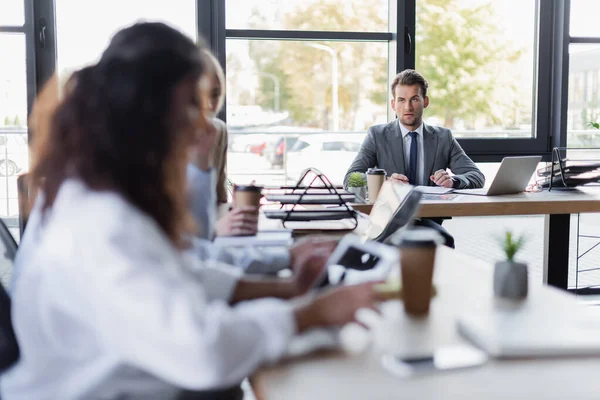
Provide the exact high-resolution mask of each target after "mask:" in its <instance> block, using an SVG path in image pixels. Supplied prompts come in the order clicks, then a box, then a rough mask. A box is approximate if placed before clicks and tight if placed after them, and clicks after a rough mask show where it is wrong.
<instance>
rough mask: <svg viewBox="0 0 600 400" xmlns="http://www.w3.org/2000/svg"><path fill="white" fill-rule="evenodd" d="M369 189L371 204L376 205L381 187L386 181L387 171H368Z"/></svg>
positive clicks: (373, 169) (378, 169)
mask: <svg viewBox="0 0 600 400" xmlns="http://www.w3.org/2000/svg"><path fill="white" fill-rule="evenodd" d="M366 175H367V188H368V191H369V204H375V201H377V196H379V191H380V190H381V185H383V182H384V181H385V169H380V168H369V169H368V170H367V173H366Z"/></svg>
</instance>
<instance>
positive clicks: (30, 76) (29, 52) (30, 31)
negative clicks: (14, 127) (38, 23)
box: [23, 0, 37, 125]
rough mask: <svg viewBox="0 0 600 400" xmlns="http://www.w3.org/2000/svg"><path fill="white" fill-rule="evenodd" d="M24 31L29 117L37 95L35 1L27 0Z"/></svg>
mask: <svg viewBox="0 0 600 400" xmlns="http://www.w3.org/2000/svg"><path fill="white" fill-rule="evenodd" d="M23 29H24V32H25V65H26V69H27V72H26V76H27V115H28V116H29V114H30V113H31V110H32V108H33V101H34V100H35V96H36V94H37V81H36V76H37V68H36V61H35V60H36V57H35V24H34V12H33V0H25V24H24V25H23ZM28 125H29V124H28Z"/></svg>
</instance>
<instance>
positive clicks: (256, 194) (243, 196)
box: [233, 185, 263, 215]
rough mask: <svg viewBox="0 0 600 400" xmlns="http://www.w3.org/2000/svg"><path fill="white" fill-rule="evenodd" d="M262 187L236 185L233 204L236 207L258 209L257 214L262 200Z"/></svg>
mask: <svg viewBox="0 0 600 400" xmlns="http://www.w3.org/2000/svg"><path fill="white" fill-rule="evenodd" d="M262 189H263V187H262V186H254V185H234V186H233V203H234V204H235V206H236V207H247V206H249V207H256V214H257V215H258V209H259V208H260V199H261V198H262Z"/></svg>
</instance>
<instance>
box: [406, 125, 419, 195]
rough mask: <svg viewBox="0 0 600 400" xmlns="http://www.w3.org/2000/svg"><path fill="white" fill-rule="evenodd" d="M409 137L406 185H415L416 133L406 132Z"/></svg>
mask: <svg viewBox="0 0 600 400" xmlns="http://www.w3.org/2000/svg"><path fill="white" fill-rule="evenodd" d="M408 134H409V135H410V158H409V162H408V183H410V184H411V185H416V184H417V154H418V153H417V152H418V149H417V135H418V134H417V132H408Z"/></svg>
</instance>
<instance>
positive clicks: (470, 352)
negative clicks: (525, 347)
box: [381, 344, 488, 378]
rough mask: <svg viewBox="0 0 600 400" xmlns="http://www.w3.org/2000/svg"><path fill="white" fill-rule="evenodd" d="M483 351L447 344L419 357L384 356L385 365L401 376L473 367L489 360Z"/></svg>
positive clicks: (468, 346)
mask: <svg viewBox="0 0 600 400" xmlns="http://www.w3.org/2000/svg"><path fill="white" fill-rule="evenodd" d="M487 360H488V356H487V354H486V353H484V352H483V351H481V350H479V349H478V348H476V347H473V346H471V345H468V344H464V345H456V346H445V347H440V348H439V349H436V350H435V351H434V352H433V354H431V355H424V356H418V357H411V356H402V355H395V354H386V355H384V356H383V357H382V359H381V363H382V365H383V367H384V368H385V369H386V370H387V371H389V372H390V373H392V374H393V375H395V376H397V377H400V378H408V377H411V376H415V375H420V374H428V373H435V372H440V371H449V370H455V369H463V368H473V367H477V366H480V365H483V364H485V363H486V362H487Z"/></svg>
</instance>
